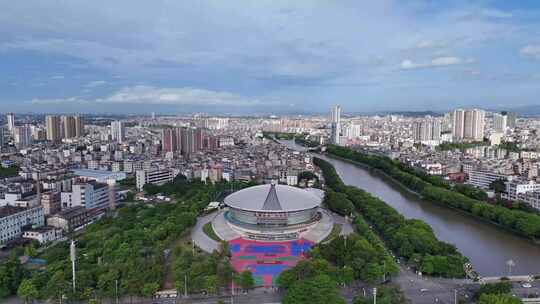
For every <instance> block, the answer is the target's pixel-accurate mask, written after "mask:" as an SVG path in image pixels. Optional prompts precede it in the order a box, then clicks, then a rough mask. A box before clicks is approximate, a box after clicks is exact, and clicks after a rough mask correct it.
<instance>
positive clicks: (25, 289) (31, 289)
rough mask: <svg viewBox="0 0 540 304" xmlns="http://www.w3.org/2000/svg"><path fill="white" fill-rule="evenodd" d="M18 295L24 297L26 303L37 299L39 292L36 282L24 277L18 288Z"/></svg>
mask: <svg viewBox="0 0 540 304" xmlns="http://www.w3.org/2000/svg"><path fill="white" fill-rule="evenodd" d="M17 296H19V298H21V299H23V300H24V302H25V303H28V301H32V300H35V299H37V297H38V296H39V292H38V290H37V288H36V286H35V285H34V283H33V282H32V281H31V280H29V279H24V280H23V281H22V282H21V285H19V289H17Z"/></svg>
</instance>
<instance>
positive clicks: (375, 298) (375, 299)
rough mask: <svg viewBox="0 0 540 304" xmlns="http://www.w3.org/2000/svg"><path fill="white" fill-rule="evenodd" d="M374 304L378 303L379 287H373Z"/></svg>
mask: <svg viewBox="0 0 540 304" xmlns="http://www.w3.org/2000/svg"><path fill="white" fill-rule="evenodd" d="M373 304H377V287H374V288H373Z"/></svg>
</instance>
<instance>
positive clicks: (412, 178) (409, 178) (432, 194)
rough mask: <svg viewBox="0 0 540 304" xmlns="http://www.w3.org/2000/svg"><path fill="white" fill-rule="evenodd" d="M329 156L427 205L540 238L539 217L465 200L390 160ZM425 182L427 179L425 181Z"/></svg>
mask: <svg viewBox="0 0 540 304" xmlns="http://www.w3.org/2000/svg"><path fill="white" fill-rule="evenodd" d="M328 153H329V155H332V156H337V157H341V158H342V159H343V160H346V161H354V162H355V163H362V164H364V165H368V166H369V167H371V168H372V169H378V170H380V171H382V172H384V174H385V175H387V176H389V177H392V178H393V179H395V180H396V181H398V182H400V183H401V184H402V185H403V186H405V187H406V188H408V189H409V190H413V191H414V192H417V193H419V194H420V195H421V197H422V198H423V199H425V200H428V201H430V202H435V203H440V204H442V205H444V206H446V207H450V208H456V209H459V210H461V211H464V212H466V213H469V214H470V215H472V216H474V217H475V218H477V219H482V220H483V221H486V222H488V223H491V224H494V225H498V226H497V227H500V228H504V229H507V230H508V231H511V232H514V233H516V234H519V235H521V236H524V237H526V238H528V239H530V240H532V241H533V242H536V240H537V239H538V238H539V237H540V216H538V215H536V214H532V213H528V212H524V211H520V210H512V209H508V208H504V207H501V206H497V205H493V204H490V203H488V202H485V201H479V200H475V199H472V198H470V197H467V196H465V195H464V194H462V193H459V192H456V191H453V190H450V189H447V188H445V187H440V186H437V185H433V184H431V183H430V182H429V181H427V180H425V179H423V178H422V177H419V176H417V175H414V174H411V173H410V172H407V171H404V170H402V169H401V168H400V166H399V164H396V163H395V162H394V161H392V160H391V159H389V158H386V157H382V156H374V155H368V154H365V153H361V152H358V151H354V150H352V149H349V148H343V147H337V146H329V148H328ZM426 178H427V177H426Z"/></svg>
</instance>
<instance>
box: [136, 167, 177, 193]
mask: <svg viewBox="0 0 540 304" xmlns="http://www.w3.org/2000/svg"><path fill="white" fill-rule="evenodd" d="M135 175H136V184H137V189H138V190H139V191H142V190H143V187H144V185H146V184H153V185H163V184H165V183H168V182H171V181H173V179H174V177H175V176H176V174H175V172H174V171H173V170H151V171H145V170H138V171H137V172H136V173H135Z"/></svg>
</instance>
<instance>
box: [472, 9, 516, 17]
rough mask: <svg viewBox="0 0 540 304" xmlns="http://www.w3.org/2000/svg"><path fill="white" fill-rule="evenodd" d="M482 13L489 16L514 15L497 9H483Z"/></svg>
mask: <svg viewBox="0 0 540 304" xmlns="http://www.w3.org/2000/svg"><path fill="white" fill-rule="evenodd" d="M480 14H481V15H482V16H484V17H488V18H512V17H513V16H514V15H513V14H512V13H509V12H504V11H501V10H497V9H483V10H482V11H480Z"/></svg>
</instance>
